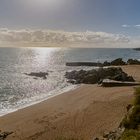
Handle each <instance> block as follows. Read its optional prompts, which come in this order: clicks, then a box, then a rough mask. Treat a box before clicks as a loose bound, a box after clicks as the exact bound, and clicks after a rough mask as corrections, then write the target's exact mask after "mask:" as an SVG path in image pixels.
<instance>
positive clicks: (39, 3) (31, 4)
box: [22, 0, 66, 9]
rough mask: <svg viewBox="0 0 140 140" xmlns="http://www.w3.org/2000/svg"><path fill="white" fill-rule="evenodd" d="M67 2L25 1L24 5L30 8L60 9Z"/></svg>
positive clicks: (62, 0)
mask: <svg viewBox="0 0 140 140" xmlns="http://www.w3.org/2000/svg"><path fill="white" fill-rule="evenodd" d="M65 1H66V0H23V1H22V3H23V4H24V5H26V6H28V7H30V8H40V9H41V8H48V9H49V8H59V7H61V6H63V4H64V3H65Z"/></svg>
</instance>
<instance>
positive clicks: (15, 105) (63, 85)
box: [0, 48, 140, 115]
mask: <svg viewBox="0 0 140 140" xmlns="http://www.w3.org/2000/svg"><path fill="white" fill-rule="evenodd" d="M119 57H121V58H123V59H124V60H127V59H129V58H133V59H134V58H136V59H140V52H139V51H135V50H133V49H90V48H86V49H81V48H75V49H73V48H71V49H63V48H59V49H58V48H0V115H3V114H7V113H9V112H12V111H15V110H17V109H19V108H22V107H25V106H28V105H31V104H33V103H36V102H39V101H42V100H44V99H47V98H50V97H52V96H55V95H57V94H60V93H62V92H64V91H67V90H70V89H73V88H75V86H74V85H71V84H69V83H67V80H66V79H65V77H64V74H65V72H66V71H69V70H74V69H83V68H84V69H88V67H66V66H65V63H66V62H74V61H81V62H82V61H84V62H86V61H87V62H89V61H90V62H92V61H94V62H98V61H100V62H104V61H105V60H108V61H111V60H113V59H116V58H119ZM40 71H41V72H48V73H49V75H48V76H47V79H46V80H43V79H41V78H38V79H34V78H33V77H30V76H27V75H25V74H24V73H30V72H40Z"/></svg>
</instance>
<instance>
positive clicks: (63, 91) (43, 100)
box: [0, 84, 82, 117]
mask: <svg viewBox="0 0 140 140" xmlns="http://www.w3.org/2000/svg"><path fill="white" fill-rule="evenodd" d="M71 86H73V87H71V88H70V86H68V87H65V88H64V89H61V90H60V91H58V92H57V91H55V93H56V92H57V94H55V95H51V96H49V97H45V98H44V99H40V100H39V99H38V100H37V101H33V102H32V103H29V104H26V105H23V106H21V107H19V108H16V109H13V110H12V111H7V112H5V113H2V114H0V117H3V116H5V115H8V114H11V113H14V112H17V111H19V110H22V109H26V108H28V107H30V106H34V105H36V104H39V103H42V102H45V101H47V100H49V99H51V98H54V97H56V96H59V95H61V94H65V93H66V92H69V91H73V90H75V89H77V88H79V87H80V86H82V84H81V85H71ZM50 92H52V91H50Z"/></svg>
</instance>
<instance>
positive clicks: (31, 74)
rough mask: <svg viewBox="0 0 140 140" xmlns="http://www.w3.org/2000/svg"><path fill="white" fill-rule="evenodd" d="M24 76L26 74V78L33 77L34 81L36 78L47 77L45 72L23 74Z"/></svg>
mask: <svg viewBox="0 0 140 140" xmlns="http://www.w3.org/2000/svg"><path fill="white" fill-rule="evenodd" d="M24 74H26V75H28V76H34V77H35V78H34V79H36V77H39V78H43V79H47V77H46V76H47V75H48V73H47V72H31V73H29V74H28V73H24Z"/></svg>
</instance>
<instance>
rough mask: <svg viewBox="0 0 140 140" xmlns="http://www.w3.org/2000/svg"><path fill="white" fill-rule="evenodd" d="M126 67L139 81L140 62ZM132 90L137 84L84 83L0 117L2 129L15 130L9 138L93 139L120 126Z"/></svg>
mask: <svg viewBox="0 0 140 140" xmlns="http://www.w3.org/2000/svg"><path fill="white" fill-rule="evenodd" d="M123 69H124V70H125V71H126V72H127V73H129V75H132V76H134V77H135V78H136V80H138V81H140V70H139V69H140V66H124V67H123ZM133 92H134V87H111V88H103V87H99V86H98V85H83V86H81V87H80V88H78V89H76V90H73V91H69V92H66V93H64V94H61V95H58V96H56V97H54V98H51V99H49V100H47V101H44V102H42V103H39V104H36V105H33V106H30V107H27V108H25V109H22V110H19V111H17V112H14V113H11V114H8V115H6V116H3V117H1V118H0V129H1V130H2V131H13V132H14V133H13V134H12V135H10V136H8V138H7V140H55V138H57V137H61V136H64V137H68V138H72V137H74V138H83V140H92V139H93V137H94V136H99V135H102V134H103V133H104V132H108V131H110V130H114V129H116V128H117V127H118V126H119V123H120V122H121V120H122V118H123V117H124V115H125V113H126V106H127V104H129V103H130V102H132V99H133Z"/></svg>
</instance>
